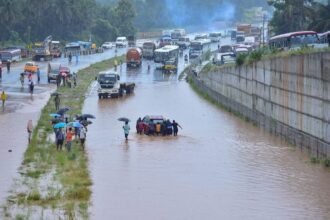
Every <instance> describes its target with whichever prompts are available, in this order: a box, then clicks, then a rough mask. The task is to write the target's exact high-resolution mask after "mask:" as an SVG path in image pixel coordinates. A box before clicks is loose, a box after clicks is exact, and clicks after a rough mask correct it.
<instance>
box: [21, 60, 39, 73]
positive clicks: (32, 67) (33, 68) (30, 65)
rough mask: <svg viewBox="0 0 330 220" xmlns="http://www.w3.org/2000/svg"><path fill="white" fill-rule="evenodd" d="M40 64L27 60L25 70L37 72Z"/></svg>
mask: <svg viewBox="0 0 330 220" xmlns="http://www.w3.org/2000/svg"><path fill="white" fill-rule="evenodd" d="M38 68H39V67H38V65H37V64H36V63H35V62H27V63H26V64H25V66H24V72H30V73H35V72H37V70H38Z"/></svg>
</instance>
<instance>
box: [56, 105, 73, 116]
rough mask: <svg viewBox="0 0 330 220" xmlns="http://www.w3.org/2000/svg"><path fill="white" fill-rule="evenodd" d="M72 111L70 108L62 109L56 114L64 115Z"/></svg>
mask: <svg viewBox="0 0 330 220" xmlns="http://www.w3.org/2000/svg"><path fill="white" fill-rule="evenodd" d="M69 110H70V109H69V108H68V107H65V108H61V109H60V110H58V111H57V112H56V113H57V114H60V115H63V114H64V113H65V112H67V111H69Z"/></svg>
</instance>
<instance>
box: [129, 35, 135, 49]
mask: <svg viewBox="0 0 330 220" xmlns="http://www.w3.org/2000/svg"><path fill="white" fill-rule="evenodd" d="M127 41H128V46H129V47H135V46H136V39H135V36H134V35H130V36H128V37H127Z"/></svg>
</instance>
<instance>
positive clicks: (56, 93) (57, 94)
mask: <svg viewBox="0 0 330 220" xmlns="http://www.w3.org/2000/svg"><path fill="white" fill-rule="evenodd" d="M50 95H51V96H59V95H62V94H61V93H59V92H53V93H52V94H50Z"/></svg>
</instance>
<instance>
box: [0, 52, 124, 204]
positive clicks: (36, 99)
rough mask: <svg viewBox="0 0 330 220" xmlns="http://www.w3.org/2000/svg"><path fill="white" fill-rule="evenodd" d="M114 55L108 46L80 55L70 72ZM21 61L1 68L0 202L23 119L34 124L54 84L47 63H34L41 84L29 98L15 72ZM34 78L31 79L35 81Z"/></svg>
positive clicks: (18, 158)
mask: <svg viewBox="0 0 330 220" xmlns="http://www.w3.org/2000/svg"><path fill="white" fill-rule="evenodd" d="M125 52H126V48H122V49H118V52H117V54H118V55H121V54H124V53H125ZM114 55H115V53H114V49H112V50H108V51H105V52H104V53H102V54H93V55H88V56H80V57H79V62H78V63H75V62H72V64H71V65H70V68H71V70H72V71H78V70H79V69H82V68H84V67H87V66H89V65H90V64H92V63H95V62H98V61H101V60H104V59H108V58H111V57H113V56H114ZM54 62H59V63H62V64H63V65H66V64H67V59H65V58H60V59H54ZM24 64H25V63H16V64H14V65H13V66H12V68H11V72H10V73H7V72H6V70H4V72H3V80H2V82H1V84H0V91H2V90H5V91H6V93H7V94H8V99H7V101H6V105H5V108H4V109H2V107H1V106H0V122H1V123H0V173H1V175H0V184H1V187H0V203H2V201H3V200H4V199H5V198H6V197H7V195H8V190H9V189H10V186H11V185H12V183H13V178H15V177H16V175H17V171H18V170H17V169H18V168H19V165H20V164H21V162H22V160H23V155H24V152H25V150H26V148H27V130H26V126H27V121H28V120H29V119H31V120H32V121H33V124H34V125H36V123H37V121H38V119H39V115H40V111H41V109H42V108H43V106H44V105H45V104H46V103H47V101H48V99H49V96H50V93H51V92H52V91H53V90H54V89H55V87H56V85H54V84H50V85H49V84H48V83H47V75H46V66H47V62H38V64H39V66H40V69H41V84H37V83H36V86H35V89H34V95H33V97H31V96H30V95H29V90H28V87H27V85H25V86H24V87H23V88H22V87H21V85H20V82H19V74H20V73H21V72H22V70H23V68H24ZM35 77H36V76H34V81H36V78H35ZM26 84H27V81H26ZM10 151H11V152H10Z"/></svg>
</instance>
